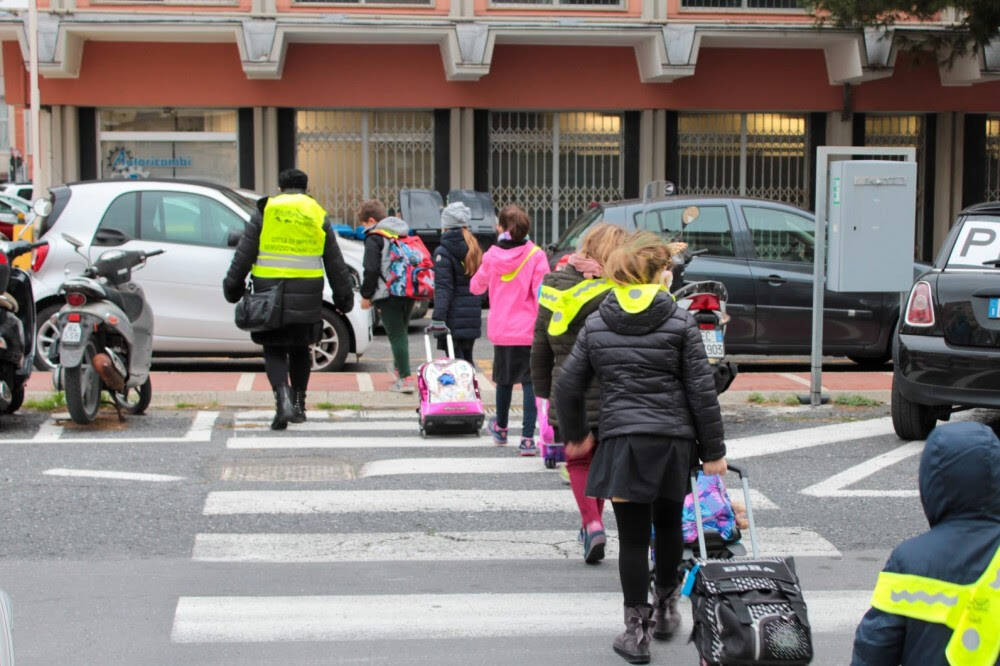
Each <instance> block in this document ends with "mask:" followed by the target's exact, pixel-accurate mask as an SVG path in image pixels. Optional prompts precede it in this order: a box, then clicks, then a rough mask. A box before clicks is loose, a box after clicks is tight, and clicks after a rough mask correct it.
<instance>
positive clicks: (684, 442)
mask: <svg viewBox="0 0 1000 666" xmlns="http://www.w3.org/2000/svg"><path fill="white" fill-rule="evenodd" d="M670 255H671V253H670V248H668V247H667V244H666V243H664V242H663V241H662V240H661V239H660V238H659V237H658V236H656V235H655V234H652V233H649V232H638V233H636V234H633V235H632V236H630V237H629V238H628V240H627V241H626V242H625V243H624V245H623V246H622V247H620V248H619V249H617V250H615V251H614V252H612V253H611V256H610V257H608V259H607V261H606V263H605V266H604V275H605V277H607V278H609V279H610V280H611V281H612V282H613V283H614V284H615V288H614V289H613V290H612V292H611V294H609V295H608V297H607V298H605V299H604V301H603V302H602V303H601V305H600V307H599V308H598V310H597V312H595V313H593V314H591V315H590V316H589V317H587V321H586V324H585V325H584V327H583V330H582V331H580V334H579V336H578V337H577V340H576V345H575V346H574V347H573V351H572V353H571V354H570V356H569V358H568V359H567V360H566V362H565V364H564V365H563V373H562V376H561V377H559V379H558V380H557V381H556V392H555V398H556V410H557V413H558V414H559V425H560V427H561V428H562V430H563V436H564V437H565V439H566V455H567V457H569V456H570V455H574V456H576V455H582V453H581V452H584V451H588V450H589V449H590V448H592V447H593V441H594V440H593V435H592V434H591V433H590V432H589V428H588V424H587V411H586V387H587V385H588V384H589V383H590V379H591V377H593V376H595V375H596V376H597V378H598V382H599V384H600V387H601V411H600V417H599V424H598V431H599V432H600V436H601V445H600V446H599V447H597V450H596V452H595V454H594V459H593V462H592V463H591V468H590V474H589V476H588V479H587V495H588V496H590V497H605V498H610V499H611V501H612V506H613V507H614V511H615V519H616V520H617V523H618V537H619V541H620V554H619V559H618V571H619V576H620V577H621V584H622V592H623V593H624V596H625V632H624V633H622V634H621V635H619V636H618V637H617V638H616V639H615V641H614V649H615V652H617V653H618V654H620V655H622V656H623V657H624V658H625V659H626V660H627V661H629V662H631V663H647V662H648V661H649V641H650V638H651V637H654V638H658V639H664V640H666V639H669V638H671V637H672V636H673V634H674V632H675V631H676V630H677V628H678V626H679V624H680V615H679V614H678V612H677V606H676V603H677V597H678V580H677V568H678V565H679V564H680V560H681V552H682V549H683V537H682V533H681V513H682V508H683V501H684V495H685V494H686V492H687V479H688V471H689V470H690V466H691V464H692V463H696V462H697V461H698V459H701V460H702V461H704V462H705V466H704V469H705V473H706V474H724V473H725V471H726V459H725V455H726V445H725V443H724V441H723V429H722V413H721V410H720V408H719V399H718V396H717V394H716V391H715V380H714V378H713V373H712V367H711V366H710V365H709V363H708V358H707V356H706V355H705V347H704V345H703V343H702V340H701V334H700V332H699V330H698V324H697V323H696V322H695V320H694V317H692V316H691V314H690V313H688V312H687V311H686V310H683V309H681V308H679V307H677V304H676V303H675V302H674V299H673V297H671V296H670V293H669V292H668V290H667V287H668V286H669V284H670V279H671V272H670V268H671V261H670ZM651 523H653V524H655V526H656V581H655V586H654V595H653V606H650V604H649V600H648V592H649V570H648V568H647V564H646V558H647V555H648V549H649V533H650V524H651ZM654 613H655V615H654ZM654 627H655V631H653V629H654Z"/></svg>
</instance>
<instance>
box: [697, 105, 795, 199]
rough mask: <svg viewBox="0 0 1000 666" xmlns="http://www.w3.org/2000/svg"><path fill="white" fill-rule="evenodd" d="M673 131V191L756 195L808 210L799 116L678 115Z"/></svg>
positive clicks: (780, 114) (745, 114) (755, 114)
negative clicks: (675, 169) (675, 134)
mask: <svg viewBox="0 0 1000 666" xmlns="http://www.w3.org/2000/svg"><path fill="white" fill-rule="evenodd" d="M677 131H678V146H679V151H678V152H679V155H678V158H679V164H678V182H677V189H678V192H679V193H681V194H701V195H717V196H747V197H758V198H761V199H769V200H772V201H784V202H786V203H790V204H792V205H795V206H799V207H801V208H808V206H809V149H808V130H807V120H806V116H805V115H801V114H798V115H797V114H782V113H684V114H680V116H679V117H678V123H677Z"/></svg>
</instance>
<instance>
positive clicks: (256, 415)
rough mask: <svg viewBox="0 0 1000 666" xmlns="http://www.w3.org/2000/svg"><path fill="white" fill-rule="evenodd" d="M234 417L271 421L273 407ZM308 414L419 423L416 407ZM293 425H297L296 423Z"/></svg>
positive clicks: (308, 413) (314, 417)
mask: <svg viewBox="0 0 1000 666" xmlns="http://www.w3.org/2000/svg"><path fill="white" fill-rule="evenodd" d="M233 416H234V418H235V420H236V421H237V422H240V421H266V422H268V423H270V422H271V419H272V418H274V410H273V409H248V410H245V411H241V412H236V413H235V414H234V415H233ZM306 416H307V417H308V419H309V421H331V420H336V421H337V422H341V421H343V420H345V419H358V418H360V419H363V420H377V421H393V420H395V421H412V422H413V423H414V425H415V424H416V423H417V411H416V409H412V408H411V409H379V410H357V409H338V410H334V411H327V410H320V409H315V410H314V409H310V410H307V411H306ZM292 427H293V428H294V427H296V426H295V425H294V424H293V425H292Z"/></svg>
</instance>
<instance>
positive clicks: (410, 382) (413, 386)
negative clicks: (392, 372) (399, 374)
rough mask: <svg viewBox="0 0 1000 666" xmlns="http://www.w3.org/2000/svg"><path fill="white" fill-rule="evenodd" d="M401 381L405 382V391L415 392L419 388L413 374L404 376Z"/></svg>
mask: <svg viewBox="0 0 1000 666" xmlns="http://www.w3.org/2000/svg"><path fill="white" fill-rule="evenodd" d="M400 381H402V382H403V388H402V391H403V393H414V392H415V391H416V390H417V380H416V379H414V378H413V375H410V376H409V377H404V378H403V379H402V380H400Z"/></svg>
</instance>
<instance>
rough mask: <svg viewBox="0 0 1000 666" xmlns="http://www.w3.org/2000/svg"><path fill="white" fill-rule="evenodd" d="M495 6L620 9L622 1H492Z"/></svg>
mask: <svg viewBox="0 0 1000 666" xmlns="http://www.w3.org/2000/svg"><path fill="white" fill-rule="evenodd" d="M491 1H492V3H493V4H494V5H542V6H549V7H551V6H553V5H555V6H558V7H567V6H569V7H580V6H592V7H620V6H621V5H622V0H491Z"/></svg>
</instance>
